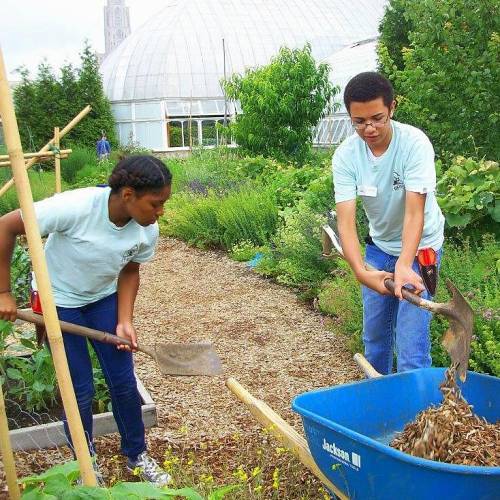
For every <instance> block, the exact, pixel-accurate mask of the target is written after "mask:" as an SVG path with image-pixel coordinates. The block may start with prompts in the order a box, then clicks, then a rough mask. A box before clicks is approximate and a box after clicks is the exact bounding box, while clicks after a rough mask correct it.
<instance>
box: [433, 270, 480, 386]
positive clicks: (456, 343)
mask: <svg viewBox="0 0 500 500" xmlns="http://www.w3.org/2000/svg"><path fill="white" fill-rule="evenodd" d="M446 287H447V288H448V291H449V292H450V294H451V296H452V299H451V301H450V302H449V304H448V309H449V312H450V313H451V314H446V316H447V317H448V319H449V322H450V327H449V328H448V330H446V332H445V333H444V335H443V338H442V340H441V343H442V344H443V347H444V348H445V349H446V351H447V352H448V354H449V355H450V358H451V361H452V363H453V364H454V365H455V366H456V368H457V373H458V376H459V377H460V380H461V381H462V382H465V378H466V376H467V366H468V365H469V356H470V343H471V340H472V329H473V326H474V311H473V310H472V307H471V306H470V305H469V304H468V302H467V301H466V300H465V298H464V296H463V295H462V294H461V293H460V291H459V290H458V288H457V287H456V286H455V285H454V284H453V283H452V282H451V281H450V280H446Z"/></svg>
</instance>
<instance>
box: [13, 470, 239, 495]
mask: <svg viewBox="0 0 500 500" xmlns="http://www.w3.org/2000/svg"><path fill="white" fill-rule="evenodd" d="M79 477H80V471H79V466H78V462H76V461H71V462H66V463H64V464H62V465H56V466H54V467H51V468H50V469H49V470H47V471H46V472H44V473H42V474H39V475H37V476H30V477H27V478H24V479H23V480H22V481H21V484H22V485H23V487H24V491H23V494H22V498H23V499H24V500H42V499H44V500H49V499H56V498H62V499H64V500H77V499H83V498H93V499H95V500H98V499H102V500H109V499H115V500H125V499H127V500H133V499H144V498H159V499H161V498H172V499H174V498H186V499H188V500H204V498H203V497H202V496H201V495H200V494H199V493H198V492H197V491H196V490H194V489H193V488H178V489H171V488H159V487H157V486H154V485H153V484H151V483H142V482H138V483H128V482H118V483H116V484H115V485H113V486H111V487H110V488H101V487H92V486H83V485H79V484H77V482H76V481H77V479H78V478H79ZM238 487H239V486H238V485H230V486H224V487H222V488H217V489H215V490H214V491H213V492H212V493H211V494H210V495H209V496H208V498H207V500H222V499H223V498H224V497H225V496H226V495H227V494H228V493H230V492H231V491H233V490H234V489H235V488H238Z"/></svg>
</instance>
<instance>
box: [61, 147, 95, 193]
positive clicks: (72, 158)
mask: <svg viewBox="0 0 500 500" xmlns="http://www.w3.org/2000/svg"><path fill="white" fill-rule="evenodd" d="M97 163H98V159H97V156H96V152H95V151H94V150H93V149H88V148H78V147H75V148H73V152H72V153H71V154H70V155H69V156H68V158H67V159H65V160H62V161H61V177H62V178H63V179H64V180H65V181H66V182H67V183H68V184H72V183H73V182H75V181H76V178H77V175H78V173H79V172H80V170H82V169H83V168H84V167H85V166H87V165H90V166H96V165H97Z"/></svg>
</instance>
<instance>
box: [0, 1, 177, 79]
mask: <svg viewBox="0 0 500 500" xmlns="http://www.w3.org/2000/svg"><path fill="white" fill-rule="evenodd" d="M105 4H106V0H0V20H1V23H0V47H1V48H2V52H3V57H4V61H5V65H6V67H7V72H8V79H9V80H13V81H14V80H19V76H18V75H17V74H16V73H15V71H14V70H15V69H16V68H17V67H19V66H21V65H25V66H26V67H27V68H28V69H29V70H30V72H31V74H32V75H34V74H35V73H36V68H37V66H38V64H39V63H40V62H41V61H42V60H43V58H46V59H47V60H48V62H49V63H50V64H51V65H52V66H53V67H54V69H55V70H57V69H58V68H60V67H61V66H62V65H63V64H64V63H65V62H66V61H67V62H71V63H73V64H76V65H78V64H79V61H80V57H79V53H80V51H81V50H82V48H83V44H84V40H85V39H86V38H87V39H88V40H89V41H90V44H91V45H92V47H93V48H94V49H95V50H96V51H97V52H104V12H103V7H104V5H105ZM125 4H126V5H127V6H128V7H129V8H130V24H131V29H132V31H134V30H135V29H137V28H138V27H140V26H141V25H142V24H143V23H144V22H146V21H147V20H148V19H149V18H150V17H151V16H153V15H154V14H155V13H156V12H157V11H158V10H160V9H161V8H162V6H164V5H165V4H168V0H126V1H125Z"/></svg>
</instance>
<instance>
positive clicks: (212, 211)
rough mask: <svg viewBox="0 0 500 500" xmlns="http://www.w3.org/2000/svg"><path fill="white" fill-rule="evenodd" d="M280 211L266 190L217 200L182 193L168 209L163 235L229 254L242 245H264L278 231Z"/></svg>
mask: <svg viewBox="0 0 500 500" xmlns="http://www.w3.org/2000/svg"><path fill="white" fill-rule="evenodd" d="M277 223H278V208H277V206H276V203H275V202H274V199H273V196H272V195H271V194H270V193H269V192H266V191H265V190H264V191H263V190H256V189H252V188H243V189H240V190H237V191H232V192H229V194H227V195H225V196H218V195H217V194H216V193H215V192H214V191H209V192H208V193H207V195H206V196H203V195H192V194H186V193H181V194H179V195H175V196H173V197H172V200H171V201H170V202H169V204H168V205H167V209H166V213H165V216H164V217H163V218H162V221H161V227H162V232H163V234H166V235H169V236H175V237H178V238H181V239H183V240H185V241H187V242H188V243H190V244H193V245H196V246H200V247H222V248H224V249H226V250H229V249H230V248H232V247H233V246H234V245H235V244H237V243H239V242H242V241H250V242H252V243H254V244H255V245H262V244H265V243H266V242H267V241H268V239H269V238H270V236H271V235H272V234H273V233H274V232H275V231H276V227H277Z"/></svg>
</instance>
